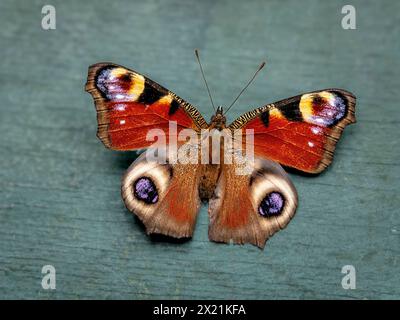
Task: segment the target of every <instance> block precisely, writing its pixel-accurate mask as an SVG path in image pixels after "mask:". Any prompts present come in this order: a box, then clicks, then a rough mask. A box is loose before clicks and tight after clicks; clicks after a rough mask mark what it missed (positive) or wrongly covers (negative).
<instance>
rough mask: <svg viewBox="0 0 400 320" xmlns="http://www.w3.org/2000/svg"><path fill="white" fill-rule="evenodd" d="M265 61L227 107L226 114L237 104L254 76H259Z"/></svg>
mask: <svg viewBox="0 0 400 320" xmlns="http://www.w3.org/2000/svg"><path fill="white" fill-rule="evenodd" d="M264 66H265V62H263V63H261V64H260V66H259V67H258V69H257V71H256V72H255V73H254V75H253V77H252V78H251V79H250V81H249V82H248V83H247V84H246V86H245V87H244V88H243V89H242V91H240V92H239V94H238V95H237V97H236V98H235V100H233V102H232V103H231V105H230V106H229V107H228V109H226V111H225V113H224V115H226V113H227V112H228V111H229V109H230V108H232V106H233V105H234V104H235V102H236V101H237V100H238V99H239V97H240V96H241V95H242V93H243V92H244V91H245V90H246V89H247V87H248V86H249V85H250V84H251V83H252V82H253V80H254V78H255V77H256V76H257V74H258V73H259V72H260V70H261V69H262V68H264Z"/></svg>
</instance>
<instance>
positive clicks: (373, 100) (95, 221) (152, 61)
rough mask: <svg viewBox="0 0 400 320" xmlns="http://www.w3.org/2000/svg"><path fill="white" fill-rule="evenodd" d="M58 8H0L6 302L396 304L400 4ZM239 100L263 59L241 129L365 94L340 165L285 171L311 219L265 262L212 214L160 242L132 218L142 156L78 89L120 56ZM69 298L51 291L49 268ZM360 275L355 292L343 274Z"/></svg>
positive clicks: (185, 88)
mask: <svg viewBox="0 0 400 320" xmlns="http://www.w3.org/2000/svg"><path fill="white" fill-rule="evenodd" d="M135 2H136V3H134V2H133V1H127V0H126V1H122V0H118V1H113V2H109V1H105V0H101V1H96V4H94V3H84V2H82V1H77V0H74V1H68V2H66V1H61V0H54V1H52V5H54V6H55V7H56V10H57V29H56V30H53V31H44V30H42V29H41V27H40V21H41V7H42V5H43V2H42V1H29V3H28V2H27V1H22V0H17V1H11V0H4V1H1V4H0V26H1V28H0V47H1V52H2V54H1V58H2V60H1V61H2V64H1V67H0V81H1V83H0V84H1V85H0V96H1V104H0V148H1V152H0V157H1V166H0V298H3V299H11V298H23V299H36V298H39V299H61V298H67V299H78V298H100V299H117V298H126V299H154V298H173V299H183V298H187V299H192V298H205V299H208V298H210V299H211V298H231V299H236V298H238V299H239V298H243V299H277V298H291V299H297V298H306V299H307V298H354V299H372V298H377V299H383V298H389V299H394V298H397V299H398V298H400V272H399V253H400V246H399V245H400V216H399V207H400V197H399V196H398V190H399V187H400V184H399V180H400V170H399V163H398V161H399V157H400V151H399V150H400V145H399V124H400V116H399V109H398V104H399V103H398V100H399V97H398V95H399V93H398V91H399V90H398V88H399V84H400V83H399V75H398V70H397V68H396V65H397V64H398V61H399V58H400V56H399V52H400V47H399V41H398V36H399V31H400V29H399V28H400V24H399V19H398V14H397V13H398V12H400V3H399V2H398V1H394V0H393V1H389V0H385V1H381V2H379V3H378V2H374V1H372V0H370V1H360V0H357V1H356V0H355V1H352V4H353V5H354V6H355V7H356V10H357V30H343V29H342V28H341V19H342V14H341V13H340V12H341V8H342V6H343V5H345V4H347V2H345V1H330V2H329V3H328V2H327V1H325V2H323V3H322V2H321V3H320V2H316V1H312V0H306V1H301V2H300V1H295V0H288V1H285V2H282V1H278V0H274V1H268V2H265V1H262V0H259V1H256V0H254V1H241V2H239V1H236V2H234V1H229V2H228V1H201V3H200V1H193V2H190V1H154V0H152V1H146V2H144V1H135ZM194 48H199V49H200V50H201V53H202V58H203V62H204V68H205V72H206V73H207V78H208V80H209V84H210V87H211V89H212V91H213V92H215V98H214V100H215V101H216V102H217V103H218V104H223V105H227V104H229V102H230V101H231V100H232V98H233V97H234V96H235V94H236V93H237V92H238V91H239V90H240V89H241V87H242V86H243V85H244V84H245V82H246V80H247V79H248V77H250V75H251V74H252V72H253V71H254V70H255V68H256V67H257V65H258V64H259V63H260V61H263V60H264V59H265V58H267V61H268V65H267V68H266V70H265V71H263V73H261V74H260V76H259V78H258V79H257V80H256V82H255V83H254V85H252V87H251V88H249V89H248V91H247V93H246V94H245V95H244V96H243V97H242V98H241V99H240V101H239V102H238V104H237V106H236V107H234V108H233V110H232V112H230V114H229V116H228V118H229V120H230V121H232V120H233V119H235V118H236V117H237V116H239V115H240V114H241V113H243V112H245V111H248V110H251V109H253V108H255V107H257V106H261V105H264V104H266V103H268V102H273V101H276V100H280V99H283V98H286V97H289V96H293V95H296V94H298V93H301V92H307V91H311V90H318V89H321V88H325V87H341V88H345V89H348V90H349V91H351V92H353V93H355V95H356V96H357V120H358V122H357V124H355V125H352V126H350V127H348V128H346V130H345V132H344V134H343V137H342V139H341V141H340V142H339V143H338V146H337V149H336V153H335V159H334V162H333V165H332V166H331V167H330V168H329V169H328V170H327V171H326V172H324V173H322V174H321V175H319V176H317V177H305V176H299V175H296V174H291V178H292V180H293V183H294V184H295V186H296V188H297V191H298V194H299V208H298V211H297V214H296V217H295V218H294V219H293V221H292V222H291V223H290V224H289V226H288V228H286V229H285V230H284V231H281V232H280V233H278V234H277V235H275V236H274V237H273V238H272V239H270V240H269V241H268V243H267V246H266V248H265V250H264V251H260V250H259V249H257V248H256V247H253V246H251V245H246V246H229V245H222V244H216V243H213V242H209V241H208V237H207V228H208V217H207V209H206V207H202V209H201V212H200V215H199V218H198V222H197V227H196V230H195V233H194V238H193V239H192V240H191V241H186V242H177V241H172V240H168V239H166V238H160V237H148V236H147V235H146V234H145V232H144V229H143V227H142V226H141V225H140V223H139V222H138V221H137V220H136V219H135V218H134V217H133V216H132V215H131V214H130V213H129V212H128V211H127V210H126V209H125V207H124V205H123V202H122V199H121V197H120V179H121V176H122V175H123V173H124V171H125V170H126V169H127V168H128V166H129V165H130V163H131V162H132V161H133V160H134V159H135V157H136V155H135V154H134V153H118V152H112V151H110V150H106V149H105V148H104V147H103V145H102V144H101V142H100V141H99V140H97V138H96V114H95V110H94V107H93V102H92V99H91V97H90V96H89V95H88V94H87V93H85V92H84V88H83V86H84V84H85V82H86V79H85V77H86V74H87V68H88V66H89V65H91V64H93V63H95V62H98V61H113V62H115V63H119V64H122V65H125V66H127V67H131V68H133V69H135V70H138V71H140V72H143V73H144V74H145V75H148V76H150V77H151V78H152V79H153V80H155V81H157V82H159V83H160V84H162V85H163V86H165V87H167V88H168V89H170V90H171V91H174V92H176V93H177V94H178V95H180V96H182V98H184V99H185V100H187V101H189V102H191V103H193V105H195V106H198V107H199V109H200V110H201V111H202V112H203V114H204V115H205V117H206V118H207V119H209V117H210V115H211V113H212V109H211V107H210V106H209V102H208V97H207V94H206V92H205V91H204V87H203V83H202V82H201V78H200V74H199V70H198V66H197V65H196V63H195V58H194V54H193V49H194ZM45 264H52V265H54V266H55V268H56V270H57V289H56V290H54V291H45V290H43V289H42V288H41V277H42V275H41V269H42V266H43V265H45ZM347 264H352V265H354V266H355V268H356V270H357V289H356V290H343V289H342V287H341V279H342V276H343V275H342V274H341V268H342V266H344V265H347Z"/></svg>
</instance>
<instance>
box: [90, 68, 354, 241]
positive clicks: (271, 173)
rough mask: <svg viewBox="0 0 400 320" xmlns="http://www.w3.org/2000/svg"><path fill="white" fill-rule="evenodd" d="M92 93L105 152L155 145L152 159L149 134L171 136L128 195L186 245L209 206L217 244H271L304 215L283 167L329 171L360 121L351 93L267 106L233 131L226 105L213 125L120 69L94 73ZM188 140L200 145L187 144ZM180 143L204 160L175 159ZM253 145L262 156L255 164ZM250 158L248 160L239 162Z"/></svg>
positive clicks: (135, 174) (150, 228)
mask: <svg viewBox="0 0 400 320" xmlns="http://www.w3.org/2000/svg"><path fill="white" fill-rule="evenodd" d="M86 90H87V91H88V92H89V93H90V94H91V95H92V96H93V98H94V100H95V105H96V110H97V120H98V133H97V135H98V137H99V139H100V140H101V141H102V142H103V143H104V145H105V146H106V147H108V148H111V149H114V150H122V151H128V150H136V149H143V148H148V150H147V151H149V152H150V153H151V152H152V151H154V150H155V147H154V139H149V132H153V131H154V130H156V131H157V130H158V131H157V132H158V133H160V132H161V133H162V134H163V135H164V138H163V136H162V135H161V136H158V138H157V141H158V140H159V139H161V138H163V139H164V140H163V139H161V140H162V141H163V143H161V145H165V146H166V148H165V149H160V150H158V149H157V152H155V154H156V153H157V154H158V156H160V155H161V156H162V158H163V159H164V160H165V161H163V162H160V161H158V160H155V159H153V158H151V157H150V158H149V157H148V154H149V153H148V152H147V151H146V152H145V153H143V154H141V155H140V156H139V157H138V158H137V159H136V160H135V161H134V163H132V165H131V166H130V167H129V168H128V170H127V172H126V174H125V175H124V177H123V179H122V187H121V194H122V198H123V199H124V202H125V205H126V207H127V208H128V209H129V210H130V211H132V212H133V213H134V214H135V215H137V216H138V217H139V219H140V220H142V222H143V223H144V225H145V226H146V230H147V232H148V233H162V234H165V235H169V236H173V237H177V238H181V237H191V236H192V234H193V231H194V225H195V222H196V217H197V214H198V212H199V209H200V206H201V202H202V201H208V213H209V218H210V225H209V238H210V239H211V240H213V241H217V242H230V241H232V242H234V243H252V244H255V245H257V246H259V247H264V245H265V242H266V240H267V239H268V238H269V237H270V236H272V235H273V234H274V233H275V232H276V231H278V230H280V229H282V228H284V227H285V226H286V225H287V224H288V223H289V221H290V220H291V218H292V217H293V216H294V214H295V211H296V208H297V192H296V189H295V187H294V186H293V184H292V183H291V182H290V180H289V177H288V175H287V174H286V173H285V171H284V170H283V169H282V167H281V166H280V164H281V165H284V166H287V167H292V168H295V169H297V170H300V171H303V172H307V173H319V172H321V171H323V170H324V169H325V168H326V167H327V166H328V165H329V164H330V163H331V162H332V159H333V152H334V149H335V145H336V143H337V141H338V140H339V138H340V135H341V133H342V131H343V129H344V127H345V126H346V125H347V124H350V123H353V122H355V116H354V112H355V97H354V96H353V95H352V94H351V93H350V92H348V91H345V90H342V89H324V90H320V91H314V92H309V93H305V94H301V95H298V96H295V97H292V98H289V99H285V100H281V101H277V102H275V103H272V104H267V105H265V106H262V107H260V108H257V109H255V110H252V111H249V112H247V113H245V114H243V115H242V116H240V117H239V118H237V119H236V120H235V121H233V122H232V123H231V124H230V125H227V120H226V117H225V115H224V112H223V109H222V107H218V108H217V109H216V112H215V114H214V115H213V116H212V117H211V121H210V123H207V122H206V121H205V119H204V118H203V117H202V115H201V114H200V113H199V112H198V111H197V109H196V108H195V107H193V106H192V105H191V104H189V103H188V102H186V101H184V100H183V99H182V98H180V97H178V96H177V95H175V94H174V93H172V92H170V91H169V90H167V89H165V88H164V87H162V86H160V85H159V84H157V83H155V82H154V81H152V80H150V79H148V78H146V77H144V76H142V75H141V74H139V73H137V72H135V71H133V70H129V69H126V68H124V67H121V66H118V65H115V64H111V63H99V64H96V65H93V66H91V67H90V68H89V75H88V82H87V84H86ZM171 128H172V129H173V130H171ZM188 135H190V136H191V137H192V138H195V139H194V142H193V141H192V140H190V141H189V142H187V139H186V138H187V137H188ZM181 136H183V137H184V138H185V139H183V140H182V139H181V140H180V137H181ZM221 136H222V139H221ZM231 136H233V137H234V138H233V139H232V141H239V142H237V144H238V145H239V146H240V147H241V149H240V148H239V151H238V150H237V149H236V148H235V147H234V148H232V145H231V144H229V143H230V142H232V141H231V140H230V138H229V137H231ZM153 138H154V137H153ZM239 138H240V139H239ZM248 138H249V139H248ZM250 138H251V139H250ZM158 142H159V141H158ZM237 144H236V145H235V146H237ZM174 145H175V146H176V148H177V150H178V153H177V154H178V155H179V152H180V150H181V148H186V149H184V150H185V151H184V152H183V154H186V152H188V153H190V152H191V150H192V151H193V150H195V151H196V152H195V153H194V155H195V156H194V159H195V160H196V161H186V162H185V161H180V160H181V159H180V158H179V156H178V157H176V156H174V155H173V154H172V153H171V152H170V150H173V149H174V148H172V146H174ZM247 146H251V148H250V150H252V151H254V157H253V158H251V159H250V158H249V155H250V152H248V149H247ZM243 155H244V159H245V160H246V161H239V160H240V159H243V157H242V158H240V156H243ZM232 159H233V160H234V161H231V160H232ZM238 159H239V160H238ZM216 160H217V161H216Z"/></svg>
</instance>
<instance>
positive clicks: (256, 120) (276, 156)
mask: <svg viewBox="0 0 400 320" xmlns="http://www.w3.org/2000/svg"><path fill="white" fill-rule="evenodd" d="M355 103H356V98H355V97H354V95H353V94H351V93H350V92H348V91H345V90H341V89H325V90H322V91H315V92H309V93H305V94H302V95H298V96H295V97H292V98H289V99H285V100H281V101H278V102H275V103H272V104H269V105H266V106H263V107H260V108H258V109H255V110H253V111H250V112H248V113H245V114H244V115H242V116H241V117H239V118H238V119H236V120H235V121H234V122H233V123H232V124H231V125H230V126H229V127H230V128H231V129H242V133H243V135H246V129H253V130H254V153H255V154H256V155H258V156H262V157H265V158H268V159H272V160H275V161H277V162H279V163H281V164H282V165H285V166H288V167H293V168H295V169H298V170H301V171H304V172H309V173H319V172H321V171H323V170H324V169H325V168H326V167H327V166H328V165H329V164H330V163H331V162H332V159H333V152H334V150H335V146H336V142H337V141H338V140H339V138H340V136H341V134H342V131H343V129H344V127H345V126H346V125H348V124H351V123H354V122H355ZM243 140H244V139H243Z"/></svg>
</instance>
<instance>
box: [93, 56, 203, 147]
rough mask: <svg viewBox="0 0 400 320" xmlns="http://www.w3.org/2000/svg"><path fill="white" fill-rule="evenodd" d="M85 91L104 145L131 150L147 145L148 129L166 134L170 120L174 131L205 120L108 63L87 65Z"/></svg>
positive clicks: (177, 100) (154, 85) (189, 107)
mask: <svg viewBox="0 0 400 320" xmlns="http://www.w3.org/2000/svg"><path fill="white" fill-rule="evenodd" d="M86 91H87V92H89V93H90V94H91V95H92V96H93V99H94V101H95V105H96V110H97V122H98V130H97V136H98V137H99V139H100V140H101V141H102V142H103V143H104V145H105V146H106V147H108V148H111V149H114V150H134V149H142V148H146V147H148V146H150V145H151V144H152V143H153V142H152V141H148V139H146V135H147V132H148V131H149V130H151V129H161V130H163V131H164V132H165V133H166V134H167V138H168V132H169V131H168V128H169V122H170V121H176V123H177V131H178V133H179V132H180V131H181V130H182V129H185V128H191V129H194V130H196V131H199V130H201V128H206V127H207V123H206V121H205V120H204V118H203V117H202V116H201V114H200V113H199V112H198V111H197V110H196V108H194V107H193V106H192V105H191V104H189V103H187V102H186V101H184V100H183V99H182V98H180V97H178V96H177V95H175V94H174V93H172V92H170V91H168V90H167V89H165V88H164V87H162V86H160V85H159V84H157V83H155V82H154V81H152V80H150V79H148V78H146V77H144V76H143V75H141V74H139V73H137V72H135V71H133V70H129V69H127V68H124V67H122V66H119V65H116V64H111V63H98V64H95V65H93V66H91V67H89V73H88V80H87V83H86Z"/></svg>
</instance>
